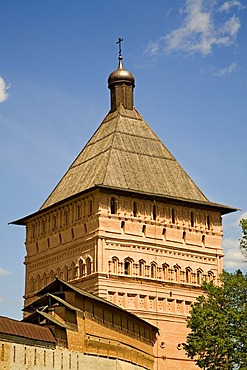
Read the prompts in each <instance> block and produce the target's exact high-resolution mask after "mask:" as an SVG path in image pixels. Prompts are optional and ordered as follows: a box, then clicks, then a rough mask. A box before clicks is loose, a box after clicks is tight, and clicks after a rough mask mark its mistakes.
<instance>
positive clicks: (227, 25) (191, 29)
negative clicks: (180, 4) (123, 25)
mask: <svg viewBox="0 0 247 370" xmlns="http://www.w3.org/2000/svg"><path fill="white" fill-rule="evenodd" d="M214 4H215V3H213V2H212V3H210V2H209V3H208V2H207V0H186V3H185V8H184V10H183V12H182V15H183V16H184V18H183V20H182V24H181V26H180V27H178V28H177V29H175V30H173V31H171V32H170V33H168V34H167V35H164V36H161V37H160V38H159V39H158V40H156V41H149V43H148V45H147V47H146V49H145V53H146V54H148V55H151V56H154V55H157V54H158V53H159V52H161V51H163V52H166V53H172V52H176V51H180V52H185V53H188V54H192V53H200V54H202V55H203V56H206V55H208V54H210V53H212V51H213V47H215V46H224V47H227V46H230V45H232V44H234V42H235V39H236V36H237V33H238V31H239V29H240V26H241V24H240V20H239V18H238V17H237V16H236V15H233V16H231V17H230V18H228V19H227V20H225V21H223V22H221V23H220V22H219V21H218V22H216V21H215V13H216V12H217V9H216V6H215V5H214ZM240 4H241V3H240ZM235 5H236V4H235ZM228 6H229V10H230V8H231V7H233V5H231V4H228ZM225 7H226V5H225Z"/></svg>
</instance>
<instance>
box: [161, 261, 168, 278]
mask: <svg viewBox="0 0 247 370" xmlns="http://www.w3.org/2000/svg"><path fill="white" fill-rule="evenodd" d="M162 271H163V279H164V280H169V265H168V264H167V263H163V265H162Z"/></svg>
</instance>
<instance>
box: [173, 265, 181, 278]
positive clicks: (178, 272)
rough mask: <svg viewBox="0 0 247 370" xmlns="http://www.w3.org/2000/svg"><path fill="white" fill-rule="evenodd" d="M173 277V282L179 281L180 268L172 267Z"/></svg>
mask: <svg viewBox="0 0 247 370" xmlns="http://www.w3.org/2000/svg"><path fill="white" fill-rule="evenodd" d="M174 275H175V281H178V282H179V281H180V266H178V265H175V266H174Z"/></svg>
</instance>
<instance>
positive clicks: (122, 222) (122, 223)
mask: <svg viewBox="0 0 247 370" xmlns="http://www.w3.org/2000/svg"><path fill="white" fill-rule="evenodd" d="M121 229H122V232H123V233H125V221H121Z"/></svg>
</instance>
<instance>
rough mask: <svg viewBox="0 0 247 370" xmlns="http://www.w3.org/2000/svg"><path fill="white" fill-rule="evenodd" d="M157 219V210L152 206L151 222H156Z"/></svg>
mask: <svg viewBox="0 0 247 370" xmlns="http://www.w3.org/2000/svg"><path fill="white" fill-rule="evenodd" d="M156 218H157V209H156V205H155V204H154V205H153V220H156Z"/></svg>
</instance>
